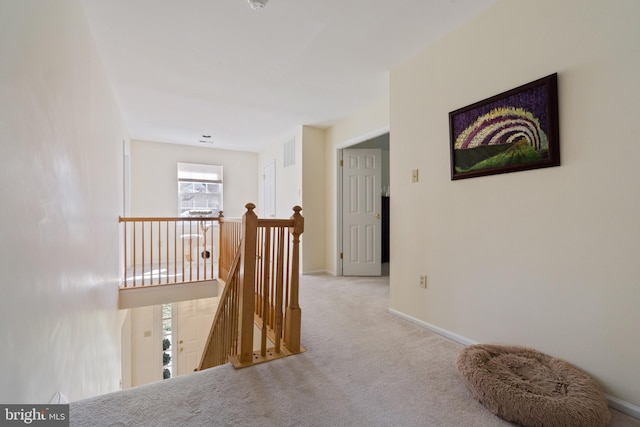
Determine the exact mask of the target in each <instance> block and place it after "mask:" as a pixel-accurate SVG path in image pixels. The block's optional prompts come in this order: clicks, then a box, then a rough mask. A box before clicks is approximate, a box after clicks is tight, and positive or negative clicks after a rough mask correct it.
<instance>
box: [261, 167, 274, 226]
mask: <svg viewBox="0 0 640 427" xmlns="http://www.w3.org/2000/svg"><path fill="white" fill-rule="evenodd" d="M262 172H263V175H262V176H263V183H264V187H263V188H264V217H265V218H275V217H276V161H275V160H272V161H271V162H269V163H267V164H266V165H265V166H264V168H263V169H262Z"/></svg>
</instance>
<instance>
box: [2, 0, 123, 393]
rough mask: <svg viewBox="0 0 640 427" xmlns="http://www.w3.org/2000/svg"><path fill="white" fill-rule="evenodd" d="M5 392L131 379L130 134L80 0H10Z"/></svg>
mask: <svg viewBox="0 0 640 427" xmlns="http://www.w3.org/2000/svg"><path fill="white" fill-rule="evenodd" d="M0 70H1V72H0V141H1V142H0V166H1V167H0V169H1V170H2V186H0V199H2V209H0V241H1V242H2V245H1V248H0V270H1V271H2V297H0V343H2V346H1V347H0V366H2V367H3V369H2V381H0V402H3V403H32V404H35V403H47V402H49V400H50V399H51V398H52V396H53V395H54V393H56V392H61V393H62V394H63V395H64V396H66V397H67V398H68V399H69V400H70V401H73V400H78V399H81V398H85V397H90V396H94V395H98V394H103V393H107V392H111V391H115V390H117V389H118V388H119V383H120V357H121V352H120V333H121V332H120V326H121V323H120V321H121V320H122V319H121V317H120V316H119V312H118V309H117V301H118V275H119V268H118V266H119V256H118V251H119V244H118V236H119V235H118V215H121V214H122V210H123V196H122V187H123V184H122V176H123V170H122V164H123V160H122V156H123V154H122V147H123V141H126V140H127V134H126V131H125V129H124V125H123V123H122V118H121V115H120V111H119V109H118V106H117V103H116V100H115V97H114V95H113V93H112V91H111V87H110V84H109V82H108V80H107V77H106V75H105V73H104V69H103V67H102V63H101V59H100V57H99V55H98V52H97V50H96V47H95V44H94V42H93V38H92V35H91V32H90V30H89V27H88V23H87V20H86V17H85V15H84V10H83V8H82V5H81V3H80V1H79V0H58V1H55V2H43V1H39V0H20V1H3V2H0Z"/></svg>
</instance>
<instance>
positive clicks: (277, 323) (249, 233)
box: [199, 203, 304, 369]
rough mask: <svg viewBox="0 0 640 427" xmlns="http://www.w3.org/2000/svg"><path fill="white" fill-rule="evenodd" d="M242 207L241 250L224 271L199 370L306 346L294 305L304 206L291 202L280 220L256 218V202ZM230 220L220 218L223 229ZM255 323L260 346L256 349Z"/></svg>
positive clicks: (241, 363) (257, 359) (280, 354)
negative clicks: (290, 210)
mask: <svg viewBox="0 0 640 427" xmlns="http://www.w3.org/2000/svg"><path fill="white" fill-rule="evenodd" d="M246 208H247V212H246V213H245V215H244V216H243V217H242V221H241V222H240V221H237V222H235V223H234V224H238V223H240V224H241V233H240V234H241V244H240V250H239V252H238V254H237V255H236V257H235V258H234V261H233V263H232V264H231V265H230V268H229V273H228V275H227V276H226V280H225V283H226V286H225V289H224V291H223V294H222V296H221V298H220V304H219V306H218V311H217V312H216V315H215V318H214V322H213V325H212V328H211V332H210V334H209V339H208V341H207V344H206V345H205V349H204V352H203V355H202V358H201V361H200V367H199V369H206V368H210V367H213V366H217V365H220V364H223V363H226V362H227V361H228V360H231V361H232V362H233V364H234V366H236V367H244V366H249V365H253V364H256V363H261V362H265V361H268V360H272V359H278V358H281V357H285V356H288V355H291V354H296V353H300V352H302V351H304V349H303V348H302V347H301V346H300V332H301V310H300V306H299V305H298V287H299V277H300V255H299V254H300V235H301V234H302V233H303V231H304V218H303V217H302V215H301V214H300V211H301V210H302V208H300V207H299V206H296V207H294V208H293V210H294V214H293V216H292V217H291V218H290V219H284V220H275V219H258V217H257V216H256V214H255V213H254V212H253V210H254V208H255V205H253V204H251V203H249V204H247V205H246ZM228 221H229V220H226V219H225V220H224V221H223V222H221V234H226V232H225V231H224V230H225V228H224V227H225V226H226V224H225V223H226V222H228ZM229 223H230V222H229ZM223 224H225V225H223ZM235 232H237V229H234V233H235ZM221 240H222V238H221ZM221 263H222V261H221ZM256 325H257V326H258V328H259V331H260V340H259V342H260V345H259V347H260V348H259V350H257V351H254V339H253V338H254V336H253V334H254V329H255V327H256ZM269 343H272V344H273V345H272V346H269V345H268V344H269Z"/></svg>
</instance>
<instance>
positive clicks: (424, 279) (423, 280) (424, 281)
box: [420, 274, 427, 289]
mask: <svg viewBox="0 0 640 427" xmlns="http://www.w3.org/2000/svg"><path fill="white" fill-rule="evenodd" d="M420 287H421V288H425V289H426V288H427V275H426V274H422V275H420Z"/></svg>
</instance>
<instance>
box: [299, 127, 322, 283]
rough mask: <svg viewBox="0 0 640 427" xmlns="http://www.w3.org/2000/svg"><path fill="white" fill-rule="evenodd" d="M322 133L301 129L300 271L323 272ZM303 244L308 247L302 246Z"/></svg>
mask: <svg viewBox="0 0 640 427" xmlns="http://www.w3.org/2000/svg"><path fill="white" fill-rule="evenodd" d="M324 152H325V131H324V130H323V129H319V128H315V127H312V126H304V127H303V129H302V165H303V166H302V205H301V206H302V209H303V210H302V215H303V216H304V233H302V271H303V272H304V273H311V272H318V271H324V270H325V265H326V262H325V252H326V250H325V235H326V227H325V223H326V216H325V206H324V204H325V199H326V193H325V180H324V176H325V175H326V165H325V157H324ZM305 242H309V244H306V245H305Z"/></svg>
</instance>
